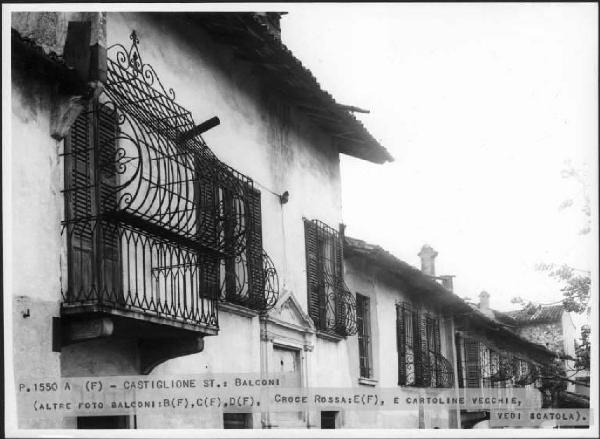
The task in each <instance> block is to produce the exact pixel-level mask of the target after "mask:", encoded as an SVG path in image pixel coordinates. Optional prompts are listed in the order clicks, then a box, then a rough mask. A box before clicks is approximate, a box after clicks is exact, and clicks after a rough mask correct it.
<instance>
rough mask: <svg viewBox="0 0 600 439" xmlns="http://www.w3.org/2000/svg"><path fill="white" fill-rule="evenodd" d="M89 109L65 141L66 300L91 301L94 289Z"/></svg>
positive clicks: (79, 118)
mask: <svg viewBox="0 0 600 439" xmlns="http://www.w3.org/2000/svg"><path fill="white" fill-rule="evenodd" d="M91 127H92V113H90V111H89V108H86V109H84V111H83V112H82V113H81V114H80V115H79V116H78V117H77V119H76V120H75V122H74V123H73V125H72V127H71V129H70V131H69V135H68V136H67V137H66V139H65V188H66V191H65V194H66V196H65V213H66V217H67V220H68V221H69V223H68V224H67V246H68V259H69V274H68V276H69V287H68V297H67V300H70V301H75V300H86V299H91V298H93V297H90V296H91V294H90V292H91V291H92V290H93V286H94V284H95V283H94V255H93V243H94V235H95V223H93V222H91V221H89V218H90V217H91V216H92V214H93V212H92V205H93V192H94V183H93V175H94V156H93V151H94V145H93V142H92V129H91Z"/></svg>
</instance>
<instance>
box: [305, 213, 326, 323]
mask: <svg viewBox="0 0 600 439" xmlns="http://www.w3.org/2000/svg"><path fill="white" fill-rule="evenodd" d="M304 240H305V249H306V283H307V299H308V315H310V317H312V319H313V321H314V322H315V325H316V327H317V328H322V325H323V324H324V323H325V322H324V321H322V320H323V319H322V316H321V314H322V312H321V311H322V306H321V302H322V297H321V296H322V291H321V290H322V285H321V284H322V280H321V279H320V277H319V259H318V255H317V253H318V242H317V226H316V224H315V223H313V222H312V221H309V220H304Z"/></svg>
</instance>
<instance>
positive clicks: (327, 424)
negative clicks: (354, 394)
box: [321, 411, 339, 429]
mask: <svg viewBox="0 0 600 439" xmlns="http://www.w3.org/2000/svg"><path fill="white" fill-rule="evenodd" d="M338 413H339V412H332V411H322V412H321V429H335V428H337V425H336V423H337V419H338Z"/></svg>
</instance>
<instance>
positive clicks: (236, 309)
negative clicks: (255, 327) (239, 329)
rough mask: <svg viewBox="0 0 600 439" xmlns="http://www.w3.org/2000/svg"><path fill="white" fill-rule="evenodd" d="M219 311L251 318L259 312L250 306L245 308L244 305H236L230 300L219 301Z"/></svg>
mask: <svg viewBox="0 0 600 439" xmlns="http://www.w3.org/2000/svg"><path fill="white" fill-rule="evenodd" d="M218 306H219V311H220V310H223V311H228V312H230V313H231V314H236V315H238V316H242V317H249V318H253V317H256V316H258V314H259V312H258V311H255V310H253V309H250V308H246V307H245V306H241V305H237V304H235V303H230V302H219V305H218Z"/></svg>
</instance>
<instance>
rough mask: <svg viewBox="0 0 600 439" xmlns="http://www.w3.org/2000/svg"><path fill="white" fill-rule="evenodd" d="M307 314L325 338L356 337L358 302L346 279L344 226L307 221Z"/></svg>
mask: <svg viewBox="0 0 600 439" xmlns="http://www.w3.org/2000/svg"><path fill="white" fill-rule="evenodd" d="M304 235H305V240H306V274H307V286H308V292H307V293H308V311H309V315H310V317H311V318H312V319H313V322H314V324H315V327H316V328H317V330H318V331H319V333H320V334H321V335H323V336H331V337H333V338H334V339H336V338H340V337H347V336H351V335H355V334H356V332H357V329H358V328H357V324H356V299H355V297H354V296H353V295H352V293H351V292H350V291H349V289H348V287H347V286H346V284H345V283H344V278H343V266H342V261H343V244H342V243H343V226H342V225H340V231H339V232H338V231H336V230H334V229H332V228H331V227H329V226H328V225H326V224H324V223H322V222H321V221H318V220H312V221H309V220H307V219H304Z"/></svg>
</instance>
